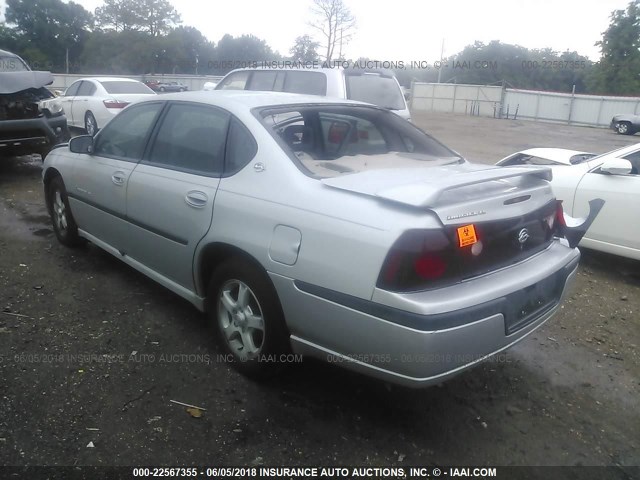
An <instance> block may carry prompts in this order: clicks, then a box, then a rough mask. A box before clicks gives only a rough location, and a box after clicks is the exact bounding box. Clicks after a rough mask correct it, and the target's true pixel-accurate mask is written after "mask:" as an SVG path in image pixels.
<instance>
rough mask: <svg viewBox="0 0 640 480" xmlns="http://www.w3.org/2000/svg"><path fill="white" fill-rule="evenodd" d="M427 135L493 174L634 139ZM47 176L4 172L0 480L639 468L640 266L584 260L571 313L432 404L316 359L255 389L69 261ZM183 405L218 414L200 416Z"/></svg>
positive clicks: (529, 130) (437, 122)
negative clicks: (17, 470) (199, 470)
mask: <svg viewBox="0 0 640 480" xmlns="http://www.w3.org/2000/svg"><path fill="white" fill-rule="evenodd" d="M414 121H415V122H416V123H417V124H418V125H420V126H421V127H423V128H425V129H426V130H427V131H429V132H431V133H432V134H433V135H434V136H436V138H439V139H440V140H442V141H443V142H444V143H445V144H447V145H449V146H451V147H452V148H454V149H456V150H457V151H459V152H460V153H462V154H463V155H465V156H466V157H467V158H469V159H474V160H479V161H483V162H493V161H496V160H498V159H499V158H501V157H503V156H506V155H507V154H509V153H512V152H513V151H516V150H520V149H523V148H527V147H532V146H564V147H571V148H578V149H585V150H591V151H595V152H596V153H600V152H604V151H607V150H610V149H612V148H615V147H617V146H623V145H625V144H629V143H634V141H638V138H634V137H621V136H618V135H615V134H613V133H612V132H610V131H608V130H603V129H594V128H581V127H571V126H563V125H549V124H541V123H531V122H526V121H508V120H494V119H486V118H478V117H465V116H454V115H444V114H437V115H436V114H423V115H414ZM40 170H41V162H40V160H39V159H38V157H34V158H30V157H22V158H18V159H11V160H7V159H2V161H1V162H0V465H187V466H189V465H195V464H200V465H263V464H265V465H278V464H285V465H296V464H322V465H359V464H364V465H397V466H408V465H415V464H423V465H434V464H439V465H447V464H451V465H475V464H480V465H562V466H573V465H594V466H596V465H597V466H618V467H620V466H623V467H624V466H632V465H639V464H640V453H639V452H640V434H639V431H640V430H639V429H638V425H640V413H639V409H638V396H639V390H640V359H639V357H638V345H639V344H640V333H639V332H640V320H639V319H640V315H638V312H640V295H639V293H640V264H639V263H638V262H633V261H629V260H625V259H622V258H618V257H614V256H610V255H604V254H599V253H596V252H589V251H586V252H583V260H582V263H581V267H580V270H579V275H578V277H577V282H576V286H575V288H574V289H573V292H572V293H571V295H570V296H569V297H568V300H567V302H566V303H565V305H564V306H563V308H562V310H561V311H560V313H559V314H557V315H556V316H555V317H554V318H553V319H552V320H551V321H550V322H548V323H547V324H546V325H545V326H544V327H542V328H541V329H539V330H537V331H536V332H535V333H534V334H533V335H532V336H530V337H529V338H528V339H526V340H525V341H524V342H522V343H520V344H518V345H517V346H516V347H514V348H512V349H511V350H509V351H508V352H506V353H505V354H504V355H501V356H500V357H499V358H496V359H494V360H493V361H491V362H487V363H484V364H482V365H480V366H478V367H477V368H475V369H473V370H471V371H467V372H466V373H463V374H461V375H459V376H458V377H456V378H454V379H453V380H451V381H449V382H447V383H445V384H443V385H440V386H437V387H432V388H428V389H423V390H407V389H403V388H398V387H395V386H394V387H391V386H388V385H386V384H383V383H380V382H377V381H373V380H369V379H366V378H362V377H360V376H357V375H354V374H351V373H348V372H346V371H343V370H341V369H339V368H336V367H333V366H331V365H328V364H327V365H325V364H320V363H316V362H312V361H309V362H305V363H304V364H302V365H298V366H296V367H295V368H292V369H291V370H290V371H289V372H288V373H287V375H286V376H283V377H282V378H278V379H273V380H272V381H270V382H268V383H263V384H260V383H255V382H252V381H250V380H247V379H246V378H244V377H242V376H240V375H239V374H237V373H236V372H235V371H234V370H232V369H231V368H229V366H228V365H226V364H225V363H224V361H222V360H221V359H220V357H218V356H217V355H218V354H219V352H218V350H217V347H216V346H215V344H214V342H213V341H212V338H211V336H210V333H209V329H208V326H207V325H206V322H205V319H204V317H203V316H202V315H201V314H199V313H198V312H197V311H196V310H194V309H193V308H192V307H191V306H190V305H189V304H188V303H186V302H185V301H183V300H181V299H180V298H178V297H177V296H175V295H173V294H170V293H168V292H167V291H166V290H164V289H163V288H162V287H160V286H159V285H157V284H155V283H154V282H153V281H151V280H148V279H147V278H146V277H144V276H142V275H141V274H139V273H137V272H135V271H134V270H132V269H131V268H129V267H127V266H126V265H124V264H122V263H120V262H119V261H118V260H116V259H115V258H112V257H111V256H110V255H109V254H107V253H104V252H102V251H100V250H99V249H98V248H96V247H94V246H91V245H88V246H86V247H84V248H81V249H77V250H71V249H68V248H65V247H63V246H61V245H60V244H58V243H57V241H56V240H55V237H54V235H53V233H52V230H51V226H50V224H49V220H48V217H47V214H46V210H45V207H44V203H43V197H42V192H41V183H40ZM172 400H175V401H179V402H183V403H187V404H191V405H197V406H200V407H203V408H204V409H206V410H204V415H203V416H201V417H199V418H196V417H193V416H192V415H190V414H189V413H188V412H187V409H186V407H184V406H181V405H178V404H176V403H173V402H172ZM636 472H637V470H636ZM628 475H629V474H628V473H624V472H623V471H622V470H620V469H615V468H614V469H611V470H607V472H606V475H604V476H600V478H632V477H631V476H628ZM575 478H585V476H584V475H583V476H580V477H575Z"/></svg>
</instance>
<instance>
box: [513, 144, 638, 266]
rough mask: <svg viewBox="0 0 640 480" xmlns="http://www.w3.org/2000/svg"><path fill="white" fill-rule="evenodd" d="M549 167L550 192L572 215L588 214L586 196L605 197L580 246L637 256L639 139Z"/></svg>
mask: <svg viewBox="0 0 640 480" xmlns="http://www.w3.org/2000/svg"><path fill="white" fill-rule="evenodd" d="M505 168H510V167H505ZM551 169H552V170H553V179H552V181H551V186H552V188H553V191H554V194H555V195H556V198H557V199H558V200H562V201H563V204H562V205H563V208H564V211H565V212H566V213H568V214H569V215H571V216H573V217H574V218H575V217H584V216H586V215H587V214H588V209H589V207H588V200H589V199H592V198H602V199H603V200H605V204H604V207H603V208H602V211H601V212H600V215H598V217H597V218H596V219H595V221H594V222H593V224H592V225H591V226H590V227H589V229H588V230H587V233H586V234H585V236H584V237H583V238H582V240H581V242H580V246H581V247H585V248H591V249H594V250H600V251H603V252H607V253H612V254H614V255H620V256H623V257H629V258H633V259H636V260H640V143H638V144H635V145H630V146H627V147H623V148H619V149H617V150H613V151H611V152H607V153H604V154H602V155H599V156H597V157H592V158H589V159H588V161H586V162H584V163H578V164H576V165H571V166H551Z"/></svg>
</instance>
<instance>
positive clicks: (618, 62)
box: [591, 0, 640, 95]
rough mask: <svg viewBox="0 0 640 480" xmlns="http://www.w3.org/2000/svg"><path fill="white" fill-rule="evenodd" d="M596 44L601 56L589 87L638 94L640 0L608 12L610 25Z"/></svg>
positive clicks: (639, 84)
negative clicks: (624, 8) (609, 13)
mask: <svg viewBox="0 0 640 480" xmlns="http://www.w3.org/2000/svg"><path fill="white" fill-rule="evenodd" d="M596 45H597V46H599V47H600V51H601V57H600V62H599V63H598V65H597V66H596V71H595V72H594V75H593V78H592V79H591V86H592V88H593V89H595V90H597V91H599V92H601V93H611V94H619V95H620V94H622V95H638V94H640V76H639V74H640V0H634V1H632V2H631V3H629V5H628V6H627V9H626V10H615V11H614V12H613V13H612V14H611V22H610V24H609V28H607V30H606V31H605V32H603V34H602V40H601V41H599V42H597V43H596Z"/></svg>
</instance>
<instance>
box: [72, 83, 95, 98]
mask: <svg viewBox="0 0 640 480" xmlns="http://www.w3.org/2000/svg"><path fill="white" fill-rule="evenodd" d="M94 93H96V86H95V85H94V84H93V83H91V82H87V81H84V82H82V85H80V88H79V89H78V93H76V95H78V96H79V97H90V96H91V95H93V94H94Z"/></svg>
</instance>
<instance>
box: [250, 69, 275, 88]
mask: <svg viewBox="0 0 640 480" xmlns="http://www.w3.org/2000/svg"><path fill="white" fill-rule="evenodd" d="M277 75H278V72H270V71H265V72H253V75H251V81H250V82H249V85H248V86H247V90H258V91H267V92H271V91H273V90H274V86H275V82H276V76H277Z"/></svg>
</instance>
